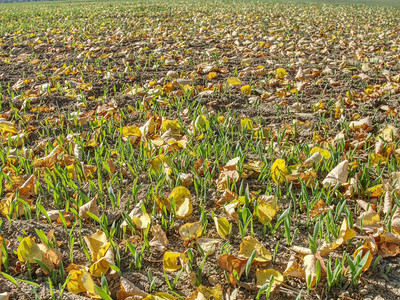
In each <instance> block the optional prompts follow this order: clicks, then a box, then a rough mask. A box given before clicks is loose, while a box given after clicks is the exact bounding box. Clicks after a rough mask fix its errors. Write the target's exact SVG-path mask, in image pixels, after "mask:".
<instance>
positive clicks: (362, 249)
mask: <svg viewBox="0 0 400 300" xmlns="http://www.w3.org/2000/svg"><path fill="white" fill-rule="evenodd" d="M359 253H361V259H363V258H364V256H365V255H368V258H367V261H366V263H365V265H364V266H363V268H362V269H363V271H366V270H368V269H369V267H370V266H371V262H372V259H373V256H372V254H371V249H370V248H369V247H368V244H367V243H364V245H362V246H360V247H358V248H357V249H356V250H355V251H354V254H353V257H356V256H357V255H358V254H359Z"/></svg>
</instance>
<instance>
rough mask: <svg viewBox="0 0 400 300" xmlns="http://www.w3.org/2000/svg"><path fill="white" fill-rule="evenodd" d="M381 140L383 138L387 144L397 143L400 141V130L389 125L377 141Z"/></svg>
mask: <svg viewBox="0 0 400 300" xmlns="http://www.w3.org/2000/svg"><path fill="white" fill-rule="evenodd" d="M380 138H383V140H384V141H385V142H387V143H389V142H396V141H398V140H399V139H400V129H399V128H397V127H393V126H391V125H389V126H387V127H386V128H385V129H384V130H382V132H381V134H380V135H379V136H378V137H377V140H379V139H380Z"/></svg>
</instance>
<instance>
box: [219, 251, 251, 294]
mask: <svg viewBox="0 0 400 300" xmlns="http://www.w3.org/2000/svg"><path fill="white" fill-rule="evenodd" d="M246 263H247V259H239V258H237V257H235V256H233V255H230V254H224V255H222V256H220V257H219V258H218V265H219V267H220V268H221V269H222V270H224V271H226V272H228V273H229V282H230V283H231V284H232V285H233V286H235V285H236V283H237V279H240V277H241V276H242V274H243V272H244V270H245V268H246ZM233 271H236V273H237V279H236V277H235V274H234V272H233Z"/></svg>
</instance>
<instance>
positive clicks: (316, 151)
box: [310, 147, 331, 159]
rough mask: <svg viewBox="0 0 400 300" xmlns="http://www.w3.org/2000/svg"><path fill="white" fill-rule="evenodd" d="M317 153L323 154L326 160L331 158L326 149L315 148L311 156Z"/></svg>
mask: <svg viewBox="0 0 400 300" xmlns="http://www.w3.org/2000/svg"><path fill="white" fill-rule="evenodd" d="M315 153H319V154H321V156H322V157H323V158H325V159H329V158H330V157H331V153H330V152H329V151H328V150H326V149H324V148H320V147H314V148H312V149H311V151H310V154H311V155H313V154H315Z"/></svg>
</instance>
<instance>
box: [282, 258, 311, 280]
mask: <svg viewBox="0 0 400 300" xmlns="http://www.w3.org/2000/svg"><path fill="white" fill-rule="evenodd" d="M283 275H284V276H291V277H297V278H305V277H306V275H305V272H304V269H303V268H302V267H301V265H300V263H299V261H298V260H297V258H296V256H295V255H292V256H290V258H289V261H288V264H287V266H286V269H285V271H284V272H283Z"/></svg>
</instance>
